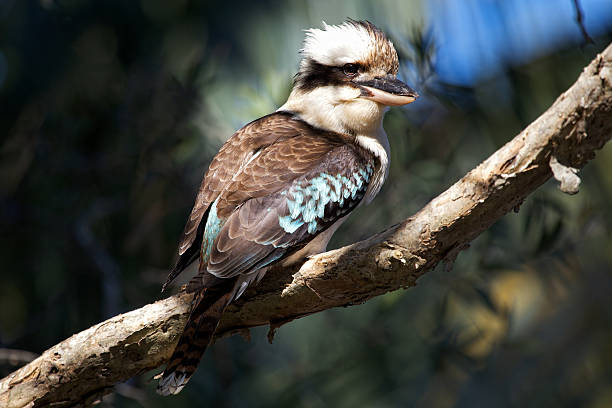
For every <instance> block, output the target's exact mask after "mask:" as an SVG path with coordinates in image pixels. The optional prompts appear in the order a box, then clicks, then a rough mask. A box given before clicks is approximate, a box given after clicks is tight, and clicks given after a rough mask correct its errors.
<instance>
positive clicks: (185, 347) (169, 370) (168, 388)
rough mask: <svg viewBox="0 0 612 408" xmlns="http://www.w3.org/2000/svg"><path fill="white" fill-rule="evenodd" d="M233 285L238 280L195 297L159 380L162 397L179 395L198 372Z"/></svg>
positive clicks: (158, 390) (231, 294) (199, 293)
mask: <svg viewBox="0 0 612 408" xmlns="http://www.w3.org/2000/svg"><path fill="white" fill-rule="evenodd" d="M234 283H235V279H228V280H227V281H226V282H223V283H222V284H220V285H218V286H214V287H212V288H207V289H202V290H200V291H199V292H198V293H197V294H196V297H195V298H194V300H193V306H192V310H191V314H190V316H189V319H188V321H187V324H186V326H185V329H184V330H183V334H182V335H181V338H180V339H179V341H178V344H177V345H176V348H175V349H174V352H173V353H172V357H170V362H169V363H168V365H167V366H166V369H165V370H164V373H163V374H162V378H161V379H160V380H159V384H158V386H157V392H158V393H159V394H161V395H170V394H178V393H179V392H181V390H182V389H183V387H184V386H185V385H186V384H187V382H188V381H189V379H190V378H191V376H192V375H193V373H195V371H196V369H197V368H198V364H199V363H200V359H201V358H202V355H203V354H204V352H205V351H206V348H207V347H208V345H209V344H210V341H211V340H212V337H213V335H214V333H215V330H216V329H217V326H218V325H219V321H220V320H221V316H222V315H223V312H224V311H225V308H226V307H227V305H228V304H229V303H230V302H231V300H232V298H233V295H234V292H235V289H234V286H235V285H234Z"/></svg>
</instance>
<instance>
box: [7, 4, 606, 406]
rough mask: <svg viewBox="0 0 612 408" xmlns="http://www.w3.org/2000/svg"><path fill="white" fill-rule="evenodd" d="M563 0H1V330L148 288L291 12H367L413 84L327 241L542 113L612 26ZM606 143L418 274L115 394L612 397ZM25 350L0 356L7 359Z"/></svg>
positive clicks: (253, 108)
mask: <svg viewBox="0 0 612 408" xmlns="http://www.w3.org/2000/svg"><path fill="white" fill-rule="evenodd" d="M580 6H581V8H582V12H583V18H584V24H585V27H586V29H587V31H588V34H590V35H591V36H592V37H593V40H594V43H593V44H587V43H586V39H585V37H584V36H583V35H582V34H581V31H580V28H579V25H578V23H577V22H576V9H575V4H574V2H573V1H571V0H547V1H545V0H537V1H526V0H512V1H491V0H471V1H465V2H463V1H444V0H436V1H431V2H425V1H423V2H420V1H417V0H411V1H391V0H389V1H381V2H366V1H355V2H334V3H328V2H325V1H311V2H309V1H306V0H295V1H291V2H275V1H258V2H251V1H242V0H235V1H233V2H220V1H218V2H214V1H208V2H196V1H189V0H179V1H173V2H170V1H162V0H142V1H120V0H106V1H84V0H65V1H63V0H55V1H54V0H40V1H16V0H15V1H11V0H9V1H7V0H5V1H0V132H1V136H0V137H1V139H0V231H1V240H0V260H1V261H2V264H1V265H2V266H1V270H2V272H1V281H0V349H11V350H13V349H15V350H27V351H30V352H34V353H41V352H42V351H44V350H45V349H46V348H48V347H50V346H52V345H54V344H55V343H57V342H59V341H61V340H63V339H64V338H66V337H68V336H70V335H71V334H73V333H75V332H78V331H81V330H83V329H85V328H87V327H89V326H90V325H93V324H95V323H97V322H100V321H101V320H103V319H105V318H108V317H110V316H113V315H115V314H117V313H121V312H125V311H128V310H131V309H134V308H137V307H140V306H142V305H144V304H147V303H150V302H152V301H154V300H157V299H159V298H160V297H161V295H160V293H159V291H160V287H161V282H163V280H164V278H165V276H166V273H167V269H168V266H169V265H170V264H171V263H172V261H173V259H174V253H175V251H176V244H177V240H178V237H179V235H180V232H181V231H182V228H183V226H184V222H185V220H186V217H187V215H188V212H189V211H190V209H191V205H192V203H193V199H194V197H195V194H196V190H197V186H198V184H199V182H200V179H201V177H202V175H203V173H204V171H205V169H206V166H207V165H208V163H209V161H210V160H211V158H212V157H213V155H214V154H215V153H216V151H217V149H218V148H219V147H220V145H221V144H222V143H223V141H224V140H225V139H227V138H228V137H229V136H230V135H231V133H232V132H233V130H235V129H237V128H239V127H240V126H242V125H243V124H245V123H246V122H248V121H250V120H253V119H255V118H257V117H259V116H261V115H263V114H266V113H269V112H271V111H273V110H275V109H276V108H277V107H278V106H280V105H281V104H282V103H283V102H284V100H285V98H286V97H287V95H288V92H289V90H290V87H291V78H292V76H293V74H295V71H296V68H297V64H298V53H297V51H298V49H299V48H300V44H301V41H302V38H303V31H302V30H303V29H306V28H309V27H320V25H321V20H323V19H324V20H325V21H327V22H328V23H331V24H336V23H340V22H342V21H343V20H344V18H345V17H353V18H356V19H361V18H367V19H370V20H371V21H373V22H374V23H375V24H377V25H378V26H379V27H381V28H382V29H384V30H385V31H386V32H388V33H389V35H390V37H391V38H392V40H393V41H394V43H395V44H396V48H397V49H398V52H399V53H400V56H401V59H402V73H401V76H402V78H403V79H404V80H405V81H406V82H408V83H409V84H410V85H412V86H413V87H415V88H416V89H417V90H418V91H419V93H421V94H422V95H423V96H422V97H421V98H420V99H419V100H418V101H417V102H416V103H414V104H412V105H409V106H408V107H406V108H402V109H399V108H394V109H392V110H391V111H390V112H389V113H388V114H387V117H386V119H385V128H386V130H387V133H388V134H389V137H390V142H391V146H392V157H391V163H392V164H391V166H392V167H391V171H390V176H389V179H388V181H387V183H386V185H385V186H384V188H383V190H382V191H381V193H380V195H379V196H378V197H377V199H376V200H375V201H374V203H373V204H372V205H370V206H368V207H363V208H359V209H358V210H357V211H356V213H355V214H354V215H353V216H352V217H351V219H350V220H349V221H348V223H347V224H345V226H344V227H343V228H341V229H340V231H339V232H338V233H337V234H336V236H335V237H334V240H333V241H332V245H331V247H337V246H339V245H344V244H347V243H351V242H354V241H356V240H359V239H362V238H365V237H367V236H369V235H371V234H373V233H375V232H378V231H380V230H382V229H384V228H385V227H386V226H389V225H391V224H392V223H395V222H398V221H400V220H402V219H404V218H406V217H408V216H410V215H411V214H413V213H414V212H415V211H417V210H418V209H419V208H420V207H421V206H423V205H424V204H425V203H426V202H427V201H428V200H430V199H431V198H433V197H435V196H436V195H437V194H438V193H440V192H441V191H443V190H444V189H445V188H447V187H448V186H449V185H450V184H452V183H453V182H455V181H456V180H457V179H459V178H460V177H461V176H463V175H464V174H465V173H466V172H467V171H468V170H470V169H471V168H473V167H474V166H476V165H477V164H478V163H479V162H481V161H482V160H484V159H485V158H486V157H487V156H488V155H490V154H491V153H493V152H494V151H495V150H496V149H497V148H499V147H500V146H502V145H503V144H504V143H505V142H506V141H508V140H509V139H511V138H512V137H513V136H514V135H516V134H517V133H518V132H519V131H520V130H521V129H522V128H524V127H525V126H526V125H528V124H529V123H530V122H531V121H532V120H534V119H535V118H537V117H538V116H539V115H540V114H541V113H542V112H543V111H544V110H546V109H547V108H548V107H549V106H550V104H551V103H552V102H553V101H554V100H555V99H556V98H557V97H558V96H559V95H560V94H561V93H562V92H563V91H564V90H566V89H567V88H568V87H569V86H570V85H571V84H572V83H573V82H574V81H575V79H576V78H577V77H578V75H579V74H580V72H581V70H582V68H583V67H584V66H585V65H586V64H588V63H589V62H590V61H591V59H592V58H593V57H594V56H595V55H596V53H597V52H599V51H601V50H603V48H605V46H606V45H607V44H608V43H609V42H610V41H612V5H611V4H610V2H608V1H606V0H588V1H587V0H585V1H582V2H580ZM611 164H612V148H610V146H607V147H606V148H604V149H603V150H602V151H601V152H599V153H598V154H597V157H596V159H595V160H594V161H592V162H591V163H589V164H588V165H587V167H586V168H585V169H584V170H583V171H582V172H581V173H580V174H581V177H582V180H583V184H582V186H581V191H580V194H578V195H576V196H572V197H570V196H567V195H564V194H562V193H561V192H560V191H559V190H558V189H557V188H556V185H555V183H554V182H552V181H551V182H548V183H547V184H546V185H545V186H543V187H542V188H540V189H539V190H538V191H537V192H536V193H534V194H532V195H531V196H530V197H529V198H528V199H527V200H526V201H525V203H524V204H523V205H522V207H521V209H520V212H519V213H518V214H509V215H507V216H506V217H504V218H503V219H502V220H500V221H499V222H498V223H496V224H495V225H494V226H493V227H492V228H491V229H490V230H488V231H487V232H485V233H484V234H483V235H482V236H481V237H479V238H478V239H477V240H476V241H475V242H474V243H473V245H472V246H471V248H470V249H468V250H466V251H464V252H462V253H461V254H460V255H459V257H458V259H457V261H456V262H455V264H454V265H452V266H450V265H449V266H446V267H444V266H441V267H440V268H438V269H437V270H436V271H433V272H431V273H428V274H427V275H426V276H425V277H423V278H422V279H421V280H420V281H419V284H418V286H417V287H416V288H414V289H410V290H406V291H397V292H394V293H389V294H387V295H385V296H382V297H379V298H377V299H374V300H373V301H370V302H368V303H367V304H364V305H361V306H356V307H351V308H347V309H337V310H330V311H327V312H325V313H319V314H317V315H315V316H311V317H307V318H303V319H300V320H298V321H295V322H293V323H290V324H288V325H286V326H283V328H282V329H280V331H279V332H278V333H277V335H276V339H275V342H274V344H272V345H268V344H267V341H266V336H265V333H266V329H265V328H260V329H256V330H253V333H252V340H251V341H250V342H246V341H244V340H243V339H242V338H239V337H235V338H230V339H225V340H222V341H220V342H218V343H217V344H216V345H215V346H214V347H212V348H211V349H210V350H209V352H208V353H207V355H206V356H205V358H204V361H203V362H202V364H201V366H200V369H199V370H198V372H197V375H196V376H195V377H194V378H193V379H192V381H191V382H190V384H189V386H188V387H187V388H186V389H185V390H184V391H183V392H182V393H181V394H180V395H179V396H178V397H171V398H162V397H159V396H157V395H156V394H155V392H154V387H155V385H156V382H155V381H150V378H151V377H152V375H153V374H155V373H154V372H151V373H148V374H146V375H143V376H142V377H139V378H134V379H132V380H130V381H128V382H127V383H125V384H122V385H119V386H118V387H117V392H116V393H115V394H114V395H112V396H110V397H108V398H107V399H106V400H105V402H104V403H105V404H107V405H106V406H116V407H138V406H146V407H149V406H155V407H161V406H176V407H179V406H199V405H202V406H222V407H223V406H225V407H268V406H287V407H296V406H297V407H330V406H331V407H362V406H363V407H366V406H367V407H387V406H415V405H416V406H423V407H480V406H482V407H492V406H496V407H497V406H499V407H515V406H516V407H519V406H520V407H542V406H558V407H573V406H585V407H594V408H595V407H606V406H612V295H611V293H612V273H611V271H610V269H611V266H612V251H611V249H612V234H611V232H610V231H612V215H611V214H610V211H609V210H610V202H611V198H612V171H611V170H610V165H611ZM15 364H17V363H15V362H13V361H10V360H8V359H7V360H3V361H0V376H3V375H6V374H8V373H9V372H11V371H12V370H14V369H15V368H16V367H17V365H15Z"/></svg>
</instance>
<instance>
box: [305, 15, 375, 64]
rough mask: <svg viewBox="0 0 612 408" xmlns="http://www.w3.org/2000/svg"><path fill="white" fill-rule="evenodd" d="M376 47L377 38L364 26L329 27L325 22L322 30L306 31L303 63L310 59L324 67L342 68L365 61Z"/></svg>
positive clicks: (348, 23) (349, 24) (341, 25)
mask: <svg viewBox="0 0 612 408" xmlns="http://www.w3.org/2000/svg"><path fill="white" fill-rule="evenodd" d="M374 46H375V38H374V37H372V35H371V33H370V32H369V31H368V29H367V28H366V27H365V26H363V25H358V24H354V23H352V22H345V23H342V24H340V25H329V24H327V23H325V22H323V29H322V30H321V29H318V28H311V29H310V30H306V39H305V40H304V48H302V56H303V58H304V59H303V60H302V63H304V61H305V60H307V59H308V58H310V59H313V60H315V61H316V62H318V63H320V64H323V65H330V66H340V65H344V64H348V63H352V62H355V61H360V60H365V59H366V58H367V56H368V54H369V53H370V50H371V47H374Z"/></svg>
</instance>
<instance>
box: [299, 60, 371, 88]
mask: <svg viewBox="0 0 612 408" xmlns="http://www.w3.org/2000/svg"><path fill="white" fill-rule="evenodd" d="M347 65H354V66H355V67H356V69H357V72H359V69H361V65H359V64H345V65H342V66H334V67H332V66H329V65H323V64H319V63H318V62H316V61H314V60H312V59H311V60H309V61H308V62H307V63H306V65H305V67H303V68H302V69H301V70H300V72H298V73H297V75H296V76H295V80H294V86H295V87H296V88H298V89H300V90H302V91H310V90H313V89H315V88H317V87H320V86H326V85H343V84H346V83H347V82H348V81H349V80H350V79H351V78H352V77H353V76H355V74H353V75H347V74H346V73H345V71H344V68H345V67H346V66H347ZM351 69H353V68H351Z"/></svg>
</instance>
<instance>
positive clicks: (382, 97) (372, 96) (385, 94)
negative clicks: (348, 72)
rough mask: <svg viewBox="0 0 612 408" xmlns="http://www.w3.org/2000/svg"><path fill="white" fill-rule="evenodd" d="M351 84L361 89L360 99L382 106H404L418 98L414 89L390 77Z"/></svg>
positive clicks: (357, 81)
mask: <svg viewBox="0 0 612 408" xmlns="http://www.w3.org/2000/svg"><path fill="white" fill-rule="evenodd" d="M353 82H354V83H355V84H357V85H359V87H360V88H361V97H362V98H366V99H369V100H371V101H374V102H378V103H380V104H382V105H387V106H399V105H406V104H408V103H411V102H414V100H415V99H416V98H418V97H419V94H418V93H416V91H415V90H414V89H412V88H410V87H409V86H408V85H406V84H405V83H403V82H402V81H400V80H399V79H397V78H395V77H394V76H392V75H387V76H384V77H377V78H374V79H368V80H361V81H359V80H356V81H353Z"/></svg>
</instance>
